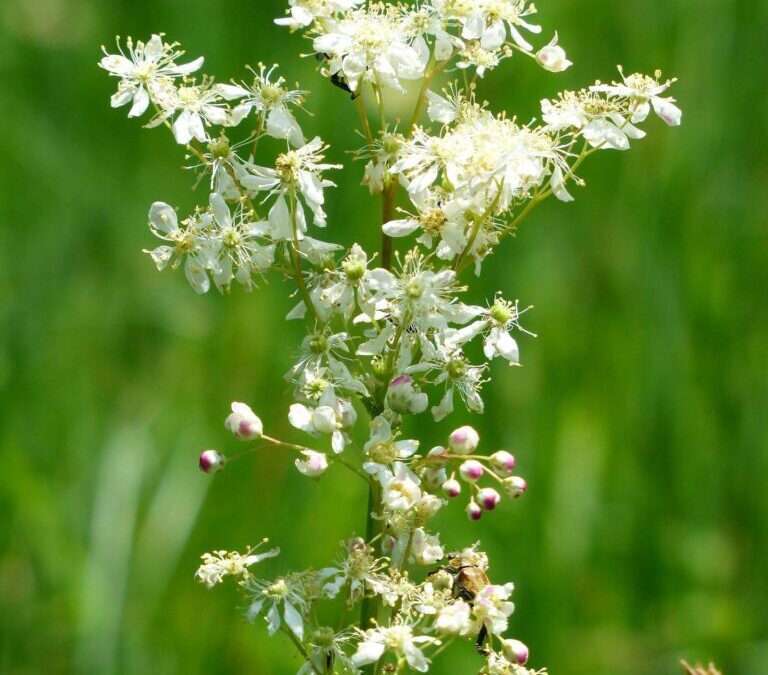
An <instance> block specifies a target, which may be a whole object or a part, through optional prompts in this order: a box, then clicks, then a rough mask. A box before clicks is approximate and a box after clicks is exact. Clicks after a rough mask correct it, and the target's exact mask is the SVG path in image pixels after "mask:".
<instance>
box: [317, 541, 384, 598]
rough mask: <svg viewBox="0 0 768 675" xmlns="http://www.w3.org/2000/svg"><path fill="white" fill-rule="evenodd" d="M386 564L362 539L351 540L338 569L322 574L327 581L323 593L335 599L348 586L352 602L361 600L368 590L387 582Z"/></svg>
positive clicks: (334, 568) (333, 568)
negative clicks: (384, 572)
mask: <svg viewBox="0 0 768 675" xmlns="http://www.w3.org/2000/svg"><path fill="white" fill-rule="evenodd" d="M385 567H386V562H385V561H384V559H382V558H376V557H375V556H374V555H373V548H372V547H371V546H369V545H368V544H366V543H365V540H363V539H361V538H360V537H355V538H353V539H350V540H349V541H348V542H347V543H346V546H345V555H344V557H343V558H342V559H341V560H340V561H339V563H338V565H337V566H336V567H327V568H325V569H324V570H321V571H320V574H321V575H322V576H323V578H324V579H326V580H327V582H326V584H325V585H324V586H323V591H324V592H325V593H326V594H327V596H328V597H329V598H335V597H336V596H337V595H338V594H339V591H340V590H341V589H342V588H343V587H344V586H347V585H348V589H347V592H348V595H349V598H350V599H351V600H353V601H354V600H359V599H360V598H361V597H362V596H363V595H364V594H365V592H366V590H367V589H369V588H371V587H372V586H373V585H376V584H380V583H382V582H384V581H385V580H386V577H385V575H384V574H382V570H383V569H385Z"/></svg>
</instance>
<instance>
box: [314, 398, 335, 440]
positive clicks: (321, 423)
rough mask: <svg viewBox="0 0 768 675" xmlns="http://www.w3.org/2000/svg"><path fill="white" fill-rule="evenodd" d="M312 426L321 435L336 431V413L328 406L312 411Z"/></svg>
mask: <svg viewBox="0 0 768 675" xmlns="http://www.w3.org/2000/svg"><path fill="white" fill-rule="evenodd" d="M312 426H313V427H314V428H315V429H316V430H317V431H319V432H320V433H321V434H332V433H333V432H334V431H336V428H337V426H336V411H335V410H334V409H333V408H331V406H328V405H321V406H318V407H317V408H315V409H314V410H313V411H312Z"/></svg>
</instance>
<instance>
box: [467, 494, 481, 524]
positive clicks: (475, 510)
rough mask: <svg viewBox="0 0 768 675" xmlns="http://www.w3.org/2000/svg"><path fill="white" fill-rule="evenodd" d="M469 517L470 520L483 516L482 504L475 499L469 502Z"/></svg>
mask: <svg viewBox="0 0 768 675" xmlns="http://www.w3.org/2000/svg"><path fill="white" fill-rule="evenodd" d="M466 511H467V518H469V519H470V520H475V521H477V520H480V518H482V517H483V509H482V508H481V507H480V505H479V504H478V503H477V502H476V501H475V500H474V499H473V500H472V501H471V502H469V504H467V509H466Z"/></svg>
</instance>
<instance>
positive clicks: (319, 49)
mask: <svg viewBox="0 0 768 675" xmlns="http://www.w3.org/2000/svg"><path fill="white" fill-rule="evenodd" d="M318 30H319V32H320V34H319V35H317V36H316V37H315V38H314V40H313V42H312V47H313V48H314V50H315V53H316V54H317V56H318V58H320V59H321V60H323V61H325V62H326V63H325V66H324V72H325V73H326V74H327V75H328V76H329V77H331V78H334V79H335V81H336V82H337V83H339V84H341V85H343V86H344V87H345V88H348V89H349V90H350V91H351V92H357V91H359V89H360V83H361V82H368V83H370V84H373V85H376V86H379V87H382V86H383V87H388V88H391V89H395V90H397V91H403V90H404V87H403V84H402V81H404V80H418V79H421V78H422V77H424V73H425V70H426V67H427V63H428V62H429V53H430V52H429V47H428V46H427V43H426V41H425V39H424V37H423V35H421V34H419V33H417V34H414V33H413V30H412V23H411V22H410V21H409V14H408V10H406V9H404V8H402V7H399V6H395V5H388V4H385V3H372V4H370V5H368V7H366V8H365V9H359V10H353V11H350V12H348V13H346V14H344V15H343V16H342V17H340V18H338V19H331V20H328V21H327V22H325V24H324V25H323V26H322V27H321V28H319V29H318Z"/></svg>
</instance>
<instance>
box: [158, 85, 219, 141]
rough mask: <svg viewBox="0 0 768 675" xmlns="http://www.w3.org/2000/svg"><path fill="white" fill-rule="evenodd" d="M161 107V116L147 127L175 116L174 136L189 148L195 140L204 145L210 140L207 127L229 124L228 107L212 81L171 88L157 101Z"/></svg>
mask: <svg viewBox="0 0 768 675" xmlns="http://www.w3.org/2000/svg"><path fill="white" fill-rule="evenodd" d="M158 103H159V105H160V108H161V109H162V110H161V112H160V113H159V114H158V115H155V117H154V118H153V119H152V120H151V121H150V122H149V123H148V124H147V125H146V126H147V127H148V128H152V127H156V126H159V125H160V124H162V123H163V122H165V121H166V120H168V119H170V118H171V117H174V116H176V118H175V119H174V121H173V125H172V129H173V136H174V138H175V139H176V142H177V143H179V144H181V145H187V144H188V143H189V142H191V141H192V139H193V138H194V139H196V140H198V141H199V142H200V143H205V142H206V141H208V140H209V136H208V131H207V129H206V127H207V126H210V125H212V124H217V125H223V124H227V123H228V122H229V115H228V113H227V109H226V105H225V103H224V101H223V100H222V98H221V94H220V92H219V90H218V88H217V87H216V85H214V84H213V81H212V80H210V79H203V80H202V82H200V83H199V84H184V85H182V86H180V87H178V88H175V87H171V88H168V89H166V90H164V91H163V94H162V96H161V97H159V98H158Z"/></svg>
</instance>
